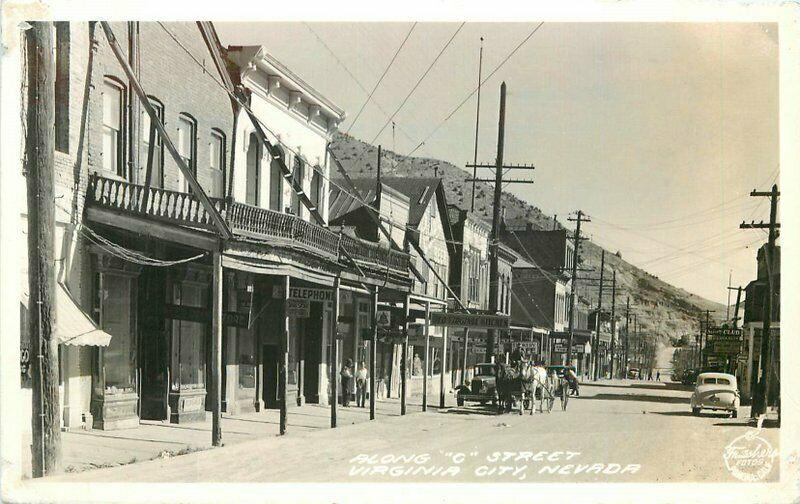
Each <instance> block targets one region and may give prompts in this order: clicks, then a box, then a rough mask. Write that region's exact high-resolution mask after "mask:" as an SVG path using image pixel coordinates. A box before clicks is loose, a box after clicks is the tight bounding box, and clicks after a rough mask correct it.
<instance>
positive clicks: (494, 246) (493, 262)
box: [466, 82, 534, 362]
mask: <svg viewBox="0 0 800 504" xmlns="http://www.w3.org/2000/svg"><path fill="white" fill-rule="evenodd" d="M505 126H506V83H505V82H503V83H502V84H500V119H499V121H498V128H497V159H496V160H495V164H493V165H490V164H477V163H472V164H467V168H473V169H474V170H477V169H478V168H493V169H494V179H493V180H492V179H478V178H475V177H473V178H471V179H466V181H467V182H473V183H474V182H494V208H493V209H492V210H493V214H492V233H491V236H490V238H489V311H490V312H491V313H497V311H498V295H497V294H498V282H499V277H500V274H499V256H498V253H499V250H500V226H501V222H500V220H501V219H500V216H501V210H502V201H501V199H502V196H503V184H504V183H506V184H512V183H513V184H532V183H533V181H532V180H506V181H505V182H504V181H503V170H512V169H513V170H533V169H534V167H533V166H529V165H509V166H506V165H504V164H503V149H504V145H505ZM496 339H497V330H496V329H489V330H488V334H487V338H486V362H491V361H492V359H493V358H494V349H495V341H496Z"/></svg>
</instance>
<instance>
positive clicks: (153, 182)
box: [139, 96, 164, 187]
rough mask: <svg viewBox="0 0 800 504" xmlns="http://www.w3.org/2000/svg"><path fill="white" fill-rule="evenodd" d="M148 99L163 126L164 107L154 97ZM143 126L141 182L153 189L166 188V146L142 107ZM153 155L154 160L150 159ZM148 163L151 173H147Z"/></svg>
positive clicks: (141, 135)
mask: <svg viewBox="0 0 800 504" xmlns="http://www.w3.org/2000/svg"><path fill="white" fill-rule="evenodd" d="M148 98H149V99H150V105H152V106H153V109H154V110H155V112H156V116H158V118H159V120H160V121H161V122H162V124H163V122H164V105H163V104H162V103H161V102H160V101H159V100H158V99H156V98H153V97H152V96H149V97H148ZM141 125H142V131H141V133H140V135H139V137H140V138H141V139H142V145H143V146H144V155H143V156H141V157H140V158H139V162H140V164H141V168H140V180H143V181H144V182H145V184H149V185H150V186H151V187H164V146H163V145H162V143H161V136H160V135H159V134H158V132H157V131H156V130H155V124H153V123H152V122H151V121H150V114H148V113H147V111H146V110H145V109H144V107H142V120H141ZM151 129H152V133H153V136H152V138H153V149H152V153H151V150H150V133H151ZM151 155H152V159H149V158H150V156H151ZM148 163H149V165H150V173H148V172H147V167H148Z"/></svg>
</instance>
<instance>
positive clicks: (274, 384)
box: [261, 345, 281, 409]
mask: <svg viewBox="0 0 800 504" xmlns="http://www.w3.org/2000/svg"><path fill="white" fill-rule="evenodd" d="M261 356H262V360H261V362H263V363H264V390H263V399H264V407H265V408H270V409H275V408H279V407H280V397H279V396H278V380H279V376H278V366H279V364H280V357H281V353H280V349H279V348H278V346H277V345H264V346H263V348H262V353H261Z"/></svg>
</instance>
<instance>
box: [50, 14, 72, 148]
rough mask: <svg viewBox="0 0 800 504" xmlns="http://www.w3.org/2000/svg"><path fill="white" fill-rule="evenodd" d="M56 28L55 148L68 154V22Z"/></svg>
mask: <svg viewBox="0 0 800 504" xmlns="http://www.w3.org/2000/svg"><path fill="white" fill-rule="evenodd" d="M54 24H55V27H56V79H55V80H56V82H55V102H56V108H55V116H56V117H55V120H56V127H55V147H56V150H57V151H59V152H66V153H68V152H69V47H70V33H69V22H68V21H57V22H56V23H54Z"/></svg>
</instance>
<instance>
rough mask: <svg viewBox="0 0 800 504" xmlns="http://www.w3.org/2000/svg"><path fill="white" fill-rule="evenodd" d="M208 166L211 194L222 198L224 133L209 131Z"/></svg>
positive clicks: (223, 183) (223, 187) (223, 185)
mask: <svg viewBox="0 0 800 504" xmlns="http://www.w3.org/2000/svg"><path fill="white" fill-rule="evenodd" d="M208 156H209V159H208V167H209V168H210V169H211V196H213V197H215V198H222V197H223V196H224V192H225V134H224V133H222V132H221V131H219V130H216V129H215V130H212V131H211V141H210V142H209V144H208Z"/></svg>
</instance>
